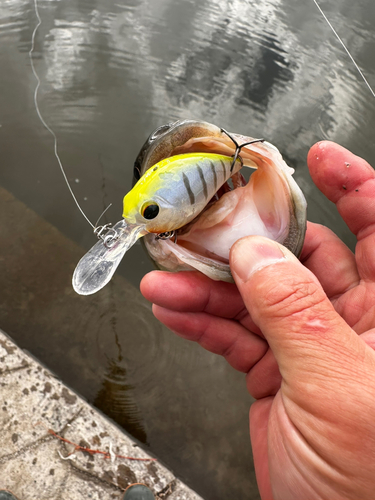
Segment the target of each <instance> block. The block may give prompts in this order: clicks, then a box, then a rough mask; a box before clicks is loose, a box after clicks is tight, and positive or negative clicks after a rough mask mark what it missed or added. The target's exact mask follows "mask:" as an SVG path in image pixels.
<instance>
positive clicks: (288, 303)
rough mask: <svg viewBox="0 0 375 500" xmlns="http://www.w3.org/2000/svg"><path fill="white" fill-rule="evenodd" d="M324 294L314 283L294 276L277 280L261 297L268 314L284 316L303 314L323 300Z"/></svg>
mask: <svg viewBox="0 0 375 500" xmlns="http://www.w3.org/2000/svg"><path fill="white" fill-rule="evenodd" d="M325 298H326V297H325V295H324V292H323V290H321V289H320V288H319V287H318V286H317V285H316V283H314V282H313V281H310V280H306V281H301V280H299V279H296V278H290V277H289V278H288V279H287V281H286V280H279V281H278V282H277V283H276V284H275V283H273V286H272V287H270V289H269V290H268V291H266V293H265V295H264V297H263V303H264V306H265V307H266V309H267V313H268V315H272V316H273V317H285V316H293V315H304V314H307V312H308V311H311V310H314V309H316V307H317V306H318V305H319V304H321V303H322V302H324V300H325Z"/></svg>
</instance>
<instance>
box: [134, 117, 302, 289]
mask: <svg viewBox="0 0 375 500" xmlns="http://www.w3.org/2000/svg"><path fill="white" fill-rule="evenodd" d="M231 136H232V137H233V138H234V139H235V140H236V141H237V143H238V144H240V145H241V144H244V143H246V142H249V141H251V140H252V138H251V137H247V136H242V135H239V134H231ZM235 149H236V148H235V145H234V142H233V141H232V140H231V139H230V138H229V137H228V136H227V135H226V134H224V133H223V131H222V129H220V128H219V127H217V126H215V125H213V124H210V123H207V122H202V121H195V120H179V121H177V122H174V123H169V124H168V125H166V126H164V127H160V128H159V129H158V130H157V131H155V132H154V133H153V134H151V135H150V137H149V139H148V140H147V141H146V143H145V144H144V146H143V147H142V149H141V151H140V153H139V155H138V157H137V159H136V162H135V170H136V171H137V172H139V174H140V175H141V176H144V175H145V173H146V172H147V171H148V170H150V169H151V167H152V166H153V165H154V164H155V163H157V162H159V161H161V160H164V159H167V158H171V157H173V156H174V155H180V154H188V153H194V152H201V153H215V154H222V155H228V156H231V155H233V154H234V152H235ZM240 155H241V158H242V161H243V164H244V166H245V167H249V168H250V169H252V172H253V173H252V174H251V176H250V180H249V181H248V182H247V183H245V184H246V185H244V184H243V183H242V181H240V182H236V183H235V182H233V185H232V186H228V185H226V186H225V189H223V188H221V189H220V191H219V192H218V193H217V196H216V200H211V201H210V202H209V203H207V206H206V207H205V209H204V210H202V211H201V212H200V213H199V214H198V215H197V217H196V218H195V219H194V220H193V221H187V223H186V224H185V225H184V226H182V227H180V228H179V229H178V231H176V235H177V243H176V242H175V241H173V240H163V239H160V238H157V237H155V235H154V234H147V235H146V236H145V238H143V240H142V241H143V243H144V244H145V246H146V249H147V251H148V253H149V254H150V256H151V258H152V259H153V260H154V262H155V263H156V265H157V266H158V267H159V268H161V269H166V270H170V271H179V270H192V269H198V270H199V271H201V272H202V273H204V274H206V275H207V276H209V277H210V278H212V279H215V280H223V281H233V278H232V276H231V272H230V267H229V251H230V247H231V245H233V243H234V242H235V241H237V240H238V239H240V238H242V237H244V236H247V235H261V236H266V237H269V238H271V239H273V240H275V241H278V242H279V243H281V244H283V245H284V246H286V247H287V248H288V249H289V250H291V251H292V252H293V253H294V254H295V255H297V256H299V254H300V252H301V250H302V246H303V241H304V236H305V231H306V200H305V198H304V196H303V193H302V191H301V189H300V188H299V186H298V185H297V184H296V182H295V180H294V179H293V177H292V174H293V173H294V170H293V169H291V168H290V167H289V166H288V165H287V164H286V163H285V161H284V160H283V158H282V156H281V154H280V152H279V151H278V149H277V148H276V147H275V146H273V145H272V144H270V143H268V142H262V143H260V142H258V143H255V144H251V145H248V146H246V147H243V148H242V149H241V152H240ZM237 181H238V179H237ZM234 184H235V185H234Z"/></svg>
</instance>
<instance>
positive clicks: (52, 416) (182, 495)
mask: <svg viewBox="0 0 375 500" xmlns="http://www.w3.org/2000/svg"><path fill="white" fill-rule="evenodd" d="M51 431H53V432H55V433H56V434H57V435H59V436H61V437H63V438H64V439H65V440H68V441H71V442H72V443H76V444H78V445H79V446H81V447H83V448H90V449H92V450H98V451H100V452H106V453H108V454H109V455H110V456H109V458H105V456H104V455H103V454H102V453H94V454H93V453H88V452H87V451H82V450H80V449H75V446H74V445H72V444H69V443H68V442H66V441H63V440H61V439H59V438H58V437H56V436H55V435H54V434H52V433H51ZM0 443H1V446H0V489H7V490H10V491H12V492H13V493H14V494H15V495H16V496H17V497H18V498H19V500H47V499H51V500H52V499H53V500H60V499H61V500H67V499H69V500H83V499H85V500H87V499H88V498H90V499H93V500H107V499H108V500H109V499H121V497H122V495H123V491H124V490H125V489H126V487H127V486H128V485H129V484H132V483H143V484H146V485H148V486H149V487H150V488H151V489H152V491H153V492H154V495H155V498H156V499H163V500H164V499H168V500H202V498H201V497H200V496H198V495H197V494H196V493H194V492H193V491H192V490H191V489H189V488H188V487H187V486H186V485H185V484H183V483H182V482H181V481H180V480H178V479H177V478H176V477H175V476H174V475H173V473H172V472H171V471H169V470H168V469H167V468H166V467H164V466H163V465H161V464H160V463H159V462H158V461H157V460H156V461H151V460H147V461H135V460H129V459H124V458H119V457H116V456H115V455H122V456H126V457H134V458H145V459H150V458H154V457H151V456H150V455H148V454H147V453H146V452H145V451H144V450H142V449H141V448H140V447H139V446H138V444H137V443H136V442H135V441H133V440H132V439H131V438H130V437H128V436H127V435H126V434H124V433H123V432H122V431H121V430H120V429H119V428H118V427H116V425H114V424H113V423H112V422H110V421H109V420H107V419H106V418H105V417H104V416H103V415H102V414H101V413H100V412H98V411H97V410H95V409H94V408H93V407H91V406H90V405H89V404H88V403H87V402H86V401H84V400H83V399H82V398H81V397H80V396H78V395H77V394H76V393H74V392H73V391H72V390H71V389H69V388H68V387H66V386H65V385H64V384H63V383H62V382H61V381H60V380H58V379H57V378H56V377H55V376H54V375H53V374H52V373H51V372H50V371H49V370H47V369H46V368H45V367H44V366H42V365H41V364H40V363H38V362H37V361H36V360H35V359H33V358H32V357H31V356H30V355H28V354H26V353H25V352H24V351H22V350H21V349H20V348H19V347H18V346H16V345H15V344H14V342H13V341H12V340H11V339H10V338H9V337H8V336H7V335H6V334H5V333H4V332H2V331H1V330H0Z"/></svg>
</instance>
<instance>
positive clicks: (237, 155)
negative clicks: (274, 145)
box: [220, 128, 265, 172]
mask: <svg viewBox="0 0 375 500" xmlns="http://www.w3.org/2000/svg"><path fill="white" fill-rule="evenodd" d="M220 130H221V132H224V134H226V135H227V136H228V137H229V139H230V140H231V141H233V142H234V145H235V146H236V151H235V153H234V155H233V156H232V158H233V162H232V165H231V167H230V171H231V172H232V171H233V168H234V164H235V163H236V160H237V159H239V160H240V162H241V164H242V165H243V160H242V158H241V156H240V152H241V149H242V148H243V147H244V146H248V145H249V144H254V143H255V142H264V141H265V139H253V140H252V141H249V142H244V143H243V144H241V146H240V145H239V144H238V142H237V141H236V139H235V138H234V137H232V136H231V135H230V133H229V132H227V131H226V130H225V129H223V128H221V129H220Z"/></svg>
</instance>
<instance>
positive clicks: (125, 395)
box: [93, 360, 147, 444]
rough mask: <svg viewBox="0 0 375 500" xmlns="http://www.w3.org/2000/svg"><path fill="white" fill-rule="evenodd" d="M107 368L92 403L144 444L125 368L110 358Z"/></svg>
mask: <svg viewBox="0 0 375 500" xmlns="http://www.w3.org/2000/svg"><path fill="white" fill-rule="evenodd" d="M107 370H108V371H107V372H106V374H105V376H104V379H103V381H102V387H101V389H100V390H99V392H98V394H97V395H96V397H95V399H94V401H93V404H94V405H95V406H96V407H97V408H100V409H101V410H102V411H103V412H104V413H105V414H106V415H108V416H109V417H111V418H112V419H113V420H114V421H115V422H117V423H118V424H119V425H121V426H122V427H123V428H124V429H126V430H127V431H128V432H129V433H130V434H131V435H132V436H134V437H135V438H136V439H138V441H140V442H141V443H144V444H146V441H147V436H146V433H145V430H144V428H143V426H142V415H141V414H140V412H139V410H138V409H137V407H136V406H135V404H134V402H133V401H132V400H131V395H130V394H131V391H132V389H133V387H132V386H131V385H129V384H127V383H126V381H127V375H126V369H125V368H123V367H121V366H119V365H118V364H116V361H114V360H111V361H110V362H109V367H108V369H107Z"/></svg>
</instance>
